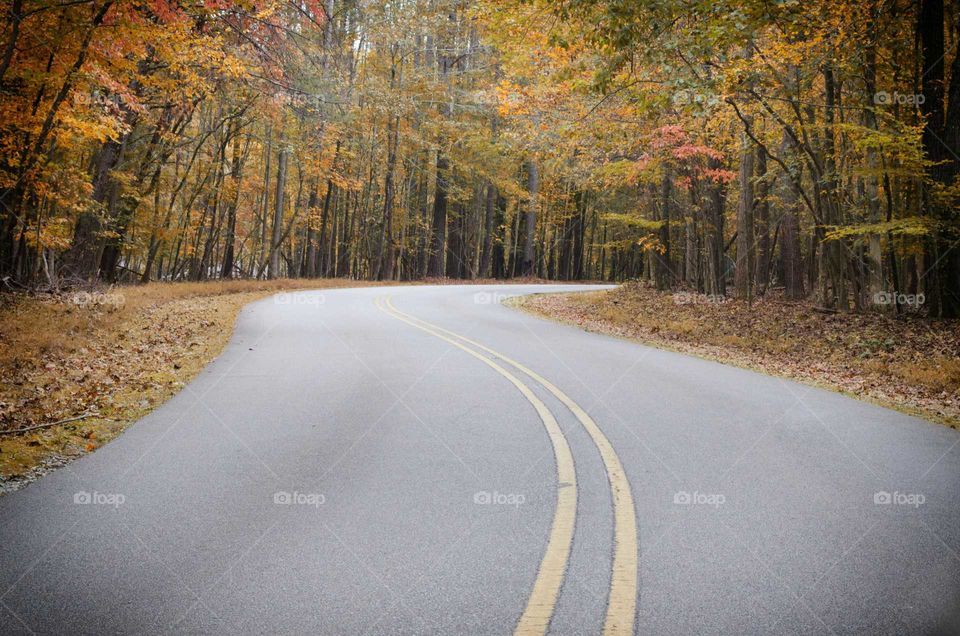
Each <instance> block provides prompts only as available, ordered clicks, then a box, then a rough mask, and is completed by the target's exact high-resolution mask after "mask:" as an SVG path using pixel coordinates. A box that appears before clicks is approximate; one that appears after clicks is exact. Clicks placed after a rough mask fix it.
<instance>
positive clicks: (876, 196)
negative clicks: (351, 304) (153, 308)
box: [0, 0, 960, 317]
mask: <svg viewBox="0 0 960 636" xmlns="http://www.w3.org/2000/svg"><path fill="white" fill-rule="evenodd" d="M958 40H960V5H958V3H957V2H956V1H949V0H947V1H944V0H917V1H904V0H866V1H860V2H843V1H836V0H830V1H823V2H818V1H813V2H797V1H792V0H787V1H777V2H768V1H763V2H761V1H759V0H737V1H733V0H725V1H720V2H716V1H708V0H673V1H665V0H560V1H549V2H548V1H545V0H523V1H521V0H500V1H493V0H476V1H464V0H399V1H395V2H394V1H386V0H379V1H368V0H242V1H234V0H204V1H198V2H176V1H171V0H133V1H131V0H70V1H67V0H58V1H51V0H6V2H5V3H4V10H3V30H2V36H0V128H2V133H0V275H2V276H3V279H4V284H5V287H7V288H8V289H24V288H38V287H53V288H62V287H64V286H73V285H80V284H89V283H91V282H95V283H114V282H138V281H157V280H159V281H169V280H195V281H201V280H208V279H218V278H279V277H290V278H312V277H349V278H358V279H371V280H414V279H422V278H428V277H450V278H455V279H472V278H511V277H520V276H536V277H541V278H548V279H558V280H579V279H591V280H610V281H622V280H626V279H636V278H641V279H646V280H648V281H650V283H651V284H652V285H655V286H656V287H657V288H658V289H661V290H667V289H673V290H678V289H682V290H689V291H692V292H699V293H702V294H706V295H708V297H726V296H735V297H738V298H743V299H754V298H760V297H762V296H764V295H767V294H782V295H783V296H784V297H786V298H788V299H798V300H799V299H809V300H810V301H812V302H815V303H816V304H817V305H818V306H820V307H823V308H825V309H829V310H857V311H888V312H891V313H894V312H922V313H926V314H929V315H931V316H938V317H951V316H953V317H955V316H958V315H960V230H958V225H960V221H958V217H960V212H958V208H960V205H958V203H960V182H958V180H957V175H958V172H960V157H958V154H960V56H958V55H957V43H958Z"/></svg>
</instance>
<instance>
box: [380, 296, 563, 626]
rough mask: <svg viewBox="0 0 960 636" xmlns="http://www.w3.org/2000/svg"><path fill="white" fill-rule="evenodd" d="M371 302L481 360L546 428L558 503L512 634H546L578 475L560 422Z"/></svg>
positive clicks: (513, 379)
mask: <svg viewBox="0 0 960 636" xmlns="http://www.w3.org/2000/svg"><path fill="white" fill-rule="evenodd" d="M389 303H390V300H389V299H387V304H388V305H389ZM374 304H376V306H377V308H378V309H380V310H381V311H383V312H384V313H386V314H387V315H389V316H392V317H394V318H396V319H397V320H400V321H403V322H405V323H407V324H408V325H410V326H412V327H416V328H417V329H420V330H421V331H426V332H427V333H429V334H431V335H432V336H435V337H437V338H440V339H441V340H443V341H445V342H448V343H450V344H452V345H453V346H455V347H457V348H458V349H461V350H463V351H465V352H467V353H468V354H470V355H471V356H473V357H474V358H477V359H478V360H480V361H482V362H483V363H484V364H486V365H487V366H488V367H490V368H491V369H493V370H494V371H496V372H497V373H499V374H500V375H502V376H503V377H505V378H506V379H507V380H509V381H510V383H511V384H513V386H515V387H516V388H517V390H518V391H520V393H521V394H522V395H523V397H525V398H526V399H527V401H528V402H530V404H532V405H533V408H534V409H535V410H536V411H537V414H538V415H539V416H540V419H541V421H542V422H543V426H544V428H545V429H546V430H547V435H548V436H549V437H550V443H551V444H552V445H553V455H554V457H555V458H556V462H557V504H556V508H555V510H554V513H553V523H552V525H551V527H550V537H549V539H548V540H547V549H546V551H545V552H544V554H543V559H542V560H541V561H540V569H539V570H538V571H537V578H536V580H535V581H534V583H533V591H532V592H531V593H530V598H529V599H528V600H527V606H526V609H524V611H523V615H522V616H521V617H520V621H519V622H518V623H517V627H516V630H515V631H514V633H515V634H545V633H546V631H547V628H548V627H549V626H550V619H551V618H552V617H553V610H554V608H555V607H556V604H557V596H558V595H559V593H560V586H561V585H562V584H563V577H564V575H565V574H566V571H567V561H568V560H569V557H570V546H571V544H572V543H573V527H574V523H575V522H576V519H577V474H576V470H575V468H574V465H573V454H572V453H571V452H570V446H569V445H568V444H567V440H566V438H565V437H564V436H563V431H562V430H561V428H560V425H559V424H557V420H556V418H554V417H553V413H551V412H550V409H548V408H547V405H546V404H544V403H543V401H542V400H540V398H538V397H537V396H536V394H535V393H534V392H533V391H531V390H530V388H529V387H528V386H527V385H526V384H524V383H523V382H521V381H520V379H519V378H518V377H517V376H515V375H514V374H512V373H510V372H509V371H507V370H506V369H504V368H503V367H502V366H500V365H499V364H497V363H496V362H494V361H493V360H490V359H489V358H487V357H485V356H483V355H480V354H479V353H477V352H476V351H474V350H472V349H470V348H468V347H465V346H464V345H462V344H460V343H459V342H457V341H456V340H452V339H451V338H447V337H446V336H444V335H443V334H441V333H439V331H437V330H435V329H433V328H431V327H426V326H423V325H419V324H417V323H416V322H414V320H416V319H413V320H411V319H408V318H406V317H405V316H404V315H400V312H398V311H397V310H396V309H393V311H390V310H388V309H387V308H385V307H384V306H383V305H382V304H381V299H380V298H377V299H376V301H375V303H374ZM438 329H439V328H438Z"/></svg>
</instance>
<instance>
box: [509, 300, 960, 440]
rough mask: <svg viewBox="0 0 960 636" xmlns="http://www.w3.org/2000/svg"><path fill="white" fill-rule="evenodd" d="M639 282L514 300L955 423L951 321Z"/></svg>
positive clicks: (957, 362) (956, 326)
mask: <svg viewBox="0 0 960 636" xmlns="http://www.w3.org/2000/svg"><path fill="white" fill-rule="evenodd" d="M709 300H710V299H708V298H706V297H702V296H696V295H690V294H678V295H674V294H669V293H659V292H657V291H655V290H653V289H650V288H649V287H646V286H644V285H640V284H629V285H625V286H623V287H621V288H619V289H617V290H614V291H610V292H592V293H588V294H560V295H556V294H551V295H543V296H535V297H532V298H529V299H525V300H523V301H522V302H521V303H519V304H521V305H522V306H523V307H525V308H526V309H528V310H529V311H532V312H534V313H537V314H540V315H543V316H546V317H548V318H554V319H558V320H561V321H564V322H568V323H572V324H576V325H579V326H582V327H585V328H587V329H589V330H593V331H599V332H603V333H608V334H612V335H619V336H623V337H626V338H630V339H634V340H639V341H642V342H645V343H648V344H652V345H654V346H659V347H663V348H669V349H674V350H677V351H681V352H684V353H691V354H694V355H698V356H701V357H706V358H710V359H714V360H718V361H721V362H726V363H731V364H736V365H738V366H743V367H748V368H752V369H757V370H761V371H764V372H766V373H771V374H775V375H782V376H785V377H790V378H793V379H796V380H800V381H802V382H807V383H810V384H815V385H817V386H821V387H825V388H831V389H834V390H838V391H842V392H845V393H848V394H850V395H852V396H854V397H858V398H861V399H868V400H870V401H873V402H876V403H879V404H883V405H885V406H889V407H893V408H896V409H899V410H902V411H905V412H907V413H911V414H914V415H919V416H921V417H925V418H927V419H930V420H933V421H936V422H941V423H944V424H947V425H949V426H953V427H958V426H960V321H933V320H927V319H924V318H920V317H906V318H901V319H896V318H893V317H890V316H888V315H881V314H829V313H821V312H817V311H815V310H814V309H813V307H812V306H810V305H808V304H804V303H789V302H785V301H782V300H781V299H778V298H775V297H774V298H767V299H764V300H762V301H760V302H755V303H753V304H747V303H745V302H739V301H728V302H722V303H715V302H709Z"/></svg>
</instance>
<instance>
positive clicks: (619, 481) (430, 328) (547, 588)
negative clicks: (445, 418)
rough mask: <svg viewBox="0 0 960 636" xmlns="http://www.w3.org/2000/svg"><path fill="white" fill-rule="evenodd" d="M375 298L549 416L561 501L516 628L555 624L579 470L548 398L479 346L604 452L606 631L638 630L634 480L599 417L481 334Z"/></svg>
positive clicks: (534, 629)
mask: <svg viewBox="0 0 960 636" xmlns="http://www.w3.org/2000/svg"><path fill="white" fill-rule="evenodd" d="M375 304H376V306H377V307H378V308H379V309H380V310H381V311H383V312H385V313H387V314H389V315H391V316H393V317H394V318H396V319H398V320H401V321H403V322H405V323H407V324H409V325H411V326H413V327H416V328H417V329H420V330H421V331H425V332H427V333H429V334H431V335H433V336H435V337H437V338H439V339H441V340H443V341H445V342H448V343H449V344H451V345H453V346H455V347H457V348H458V349H461V350H462V351H464V352H466V353H468V354H469V355H471V356H473V357H474V358H477V359H478V360H480V361H482V362H483V363H484V364H486V365H487V366H489V367H490V368H492V369H493V370H494V371H496V372H497V373H499V374H500V375H502V376H503V377H504V378H506V379H507V380H509V381H510V383H511V384H513V385H514V387H516V388H517V390H518V391H520V393H521V394H522V395H523V396H524V398H526V400H527V401H528V402H530V404H531V405H533V407H534V409H535V410H536V412H537V414H538V415H539V416H540V420H541V421H542V422H543V425H544V428H545V429H546V431H547V435H548V436H549V438H550V443H551V444H552V445H553V454H554V458H555V459H556V464H557V503H556V508H555V510H554V515H553V523H552V526H551V529H550V538H549V540H548V541H547V549H546V551H545V552H544V555H543V559H542V560H541V561H540V568H539V570H538V572H537V578H536V580H535V581H534V585H533V591H532V592H531V594H530V598H529V599H528V601H527V606H526V609H525V610H524V612H523V615H522V616H521V617H520V620H519V622H518V623H517V627H516V630H515V631H514V633H515V634H544V633H546V631H547V628H548V627H549V626H550V619H551V618H552V617H553V612H554V609H555V608H556V604H557V597H558V596H559V593H560V587H561V585H562V584H563V578H564V575H565V574H566V570H567V562H568V561H569V558H570V547H571V544H572V543H573V529H574V525H575V522H576V516H577V481H576V470H575V468H574V463H573V455H572V453H571V452H570V445H569V444H568V443H567V440H566V437H565V436H564V435H563V431H562V429H561V428H560V426H559V424H557V420H556V418H555V417H554V416H553V414H552V413H551V412H550V410H549V409H548V408H547V406H546V404H544V403H543V401H542V400H540V398H538V397H537V396H536V394H535V393H534V392H533V391H532V390H531V389H530V388H529V387H528V386H527V385H526V384H524V383H523V382H522V381H521V380H520V379H519V378H518V377H517V376H516V375H514V374H513V373H511V372H510V371H508V370H507V369H505V368H504V367H503V366H501V365H500V364H497V363H496V362H494V361H493V360H491V359H490V358H488V357H487V356H484V355H482V354H480V353H478V352H477V351H476V350H480V351H483V352H485V353H487V354H489V355H490V356H493V357H494V358H496V359H497V360H499V361H501V362H503V363H504V364H507V365H509V366H511V367H513V368H514V369H516V370H517V371H520V372H521V373H523V374H525V375H526V376H528V377H529V378H531V379H532V380H534V381H535V382H537V383H539V384H540V385H541V386H542V387H543V388H544V389H546V390H547V391H548V392H549V393H551V394H552V395H553V396H554V397H556V398H557V399H558V400H559V401H560V402H561V403H562V404H563V405H564V406H565V407H567V409H569V410H570V412H571V413H572V414H573V415H574V417H576V418H577V420H578V421H579V422H580V424H581V425H582V426H583V427H584V429H585V430H586V431H587V434H588V435H589V436H590V438H591V439H592V440H593V443H594V444H595V445H596V447H597V450H598V451H599V452H600V457H601V459H602V461H603V466H604V469H605V471H606V473H607V480H608V482H609V485H610V495H611V499H612V502H613V522H614V524H613V534H614V546H613V567H612V570H611V574H610V596H609V599H608V602H607V613H606V618H605V619H604V625H603V633H604V634H606V635H610V636H612V635H619V634H632V633H633V622H634V615H635V613H636V603H637V567H638V559H637V545H638V544H637V520H636V514H635V511H634V505H633V496H632V494H631V493H630V483H629V482H628V481H627V477H626V474H625V473H624V471H623V465H622V464H621V463H620V458H619V457H617V453H616V451H614V449H613V446H612V445H611V444H610V440H608V439H607V437H606V435H604V434H603V431H601V430H600V427H599V426H597V423H596V422H594V421H593V418H591V417H590V415H589V414H587V412H586V411H585V410H584V409H583V408H582V407H581V406H580V405H579V404H577V403H576V402H575V401H574V400H573V399H572V398H571V397H570V396H568V395H567V394H566V393H564V392H563V391H561V390H560V389H559V388H557V387H556V386H555V385H554V384H553V383H551V382H550V381H548V380H547V379H546V378H544V377H543V376H541V375H540V374H538V373H536V372H535V371H532V370H531V369H529V368H527V367H525V366H524V365H522V364H520V363H519V362H516V361H515V360H512V359H510V358H509V357H507V356H505V355H503V354H501V353H499V352H498V351H495V350H493V349H491V348H490V347H487V346H485V345H483V344H480V343H479V342H476V341H475V340H471V339H470V338H467V337H465V336H461V335H460V334H457V333H454V332H452V331H450V330H448V329H444V328H442V327H439V326H437V325H434V324H431V323H428V322H426V321H424V320H421V319H420V318H416V317H415V316H411V315H410V314H406V313H404V312H402V311H400V310H399V309H397V308H396V307H394V306H393V303H391V302H390V299H389V298H385V299H381V298H378V299H377V300H376V301H375ZM466 345H470V346H471V347H474V348H470V347H468V346H466ZM475 349H476V350H475Z"/></svg>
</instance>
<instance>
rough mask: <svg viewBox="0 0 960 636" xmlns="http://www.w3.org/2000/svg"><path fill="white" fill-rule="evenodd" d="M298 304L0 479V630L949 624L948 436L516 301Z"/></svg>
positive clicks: (660, 629) (414, 291) (955, 529)
mask: <svg viewBox="0 0 960 636" xmlns="http://www.w3.org/2000/svg"><path fill="white" fill-rule="evenodd" d="M573 289H580V288H573V287H567V286H565V287H556V286H550V287H540V286H529V287H519V286H496V287H476V286H440V287H428V286H423V287H392V288H365V289H355V290H335V291H322V292H299V293H294V294H281V295H279V296H275V297H273V298H271V299H267V300H264V301H261V302H258V303H255V304H252V305H250V306H249V307H247V308H246V309H245V310H244V311H243V313H242V314H241V316H240V319H239V322H238V325H237V329H236V333H235V334H234V336H233V339H232V340H231V342H230V344H229V345H228V346H227V348H226V350H225V351H224V352H223V354H222V355H221V356H220V357H219V358H218V359H217V360H216V361H215V362H213V363H212V364H211V365H210V366H209V367H208V368H207V369H205V370H204V371H203V373H201V375H200V376H199V377H198V378H197V379H196V380H195V381H193V382H192V383H191V384H189V385H188V386H187V387H186V388H184V389H183V391H181V392H180V393H179V394H178V395H177V396H176V397H174V398H173V399H171V400H170V401H169V402H167V403H166V404H164V405H163V406H162V407H160V408H158V409H157V410H156V411H155V412H154V413H152V414H151V415H149V416H148V417H145V418H144V419H143V420H141V421H139V422H137V423H136V424H135V425H133V426H132V427H130V428H129V429H128V430H127V431H126V433H124V434H123V435H122V436H121V437H120V438H118V439H117V440H115V441H113V442H111V443H110V444H108V445H106V446H105V447H103V448H101V449H99V450H97V451H96V452H95V453H93V454H91V455H88V456H86V457H84V458H82V459H80V460H78V461H76V462H73V463H71V464H69V465H68V466H67V467H65V468H62V469H60V470H58V471H56V472H54V473H52V474H49V475H47V476H46V477H44V478H42V479H40V480H39V481H37V482H35V483H33V484H31V485H29V486H27V487H26V488H24V489H22V490H20V491H18V492H15V493H11V494H9V495H6V496H4V497H2V498H0V633H3V634H18V633H25V634H29V633H36V634H43V633H61V634H115V633H116V634H141V633H150V634H153V633H170V634H182V633H189V634H192V633H196V634H208V633H222V634H364V633H367V634H421V633H422V634H509V633H511V632H514V631H517V632H519V633H542V632H543V631H544V630H548V631H549V632H550V633H555V634H593V633H601V632H606V633H608V634H619V633H637V634H838V635H839V634H869V635H871V636H873V635H879V634H956V633H960V616H958V614H960V612H958V603H960V487H958V486H960V443H958V442H960V434H958V432H957V431H954V430H951V429H948V428H946V427H942V426H938V425H934V424H931V423H928V422H925V421H922V420H919V419H915V418H911V417H908V416H906V415H902V414H900V413H897V412H894V411H891V410H887V409H882V408H878V407H876V406H872V405H870V404H866V403H862V402H858V401H855V400H852V399H849V398H846V397H843V396H840V395H838V394H834V393H830V392H827V391H822V390H818V389H815V388H811V387H808V386H804V385H800V384H796V383H793V382H788V381H785V380H781V379H778V378H774V377H769V376H765V375H761V374H758V373H753V372H750V371H746V370H742V369H737V368H733V367H728V366H723V365H720V364H717V363H713V362H708V361H704V360H700V359H697V358H693V357H689V356H685V355H680V354H676V353H670V352H665V351H660V350H657V349H652V348H648V347H643V346H640V345H637V344H633V343H629V342H626V341H623V340H619V339H615V338H609V337H604V336H598V335H594V334H588V333H586V332H583V331H580V330H578V329H574V328H571V327H566V326H561V325H557V324H553V323H550V322H546V321H542V320H539V319H536V318H534V317H531V316H528V315H526V314H523V313H520V312H518V311H516V310H515V309H512V308H510V307H507V306H504V305H502V304H501V300H502V299H503V298H504V297H505V296H509V295H515V294H522V293H532V292H538V291H557V290H573Z"/></svg>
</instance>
